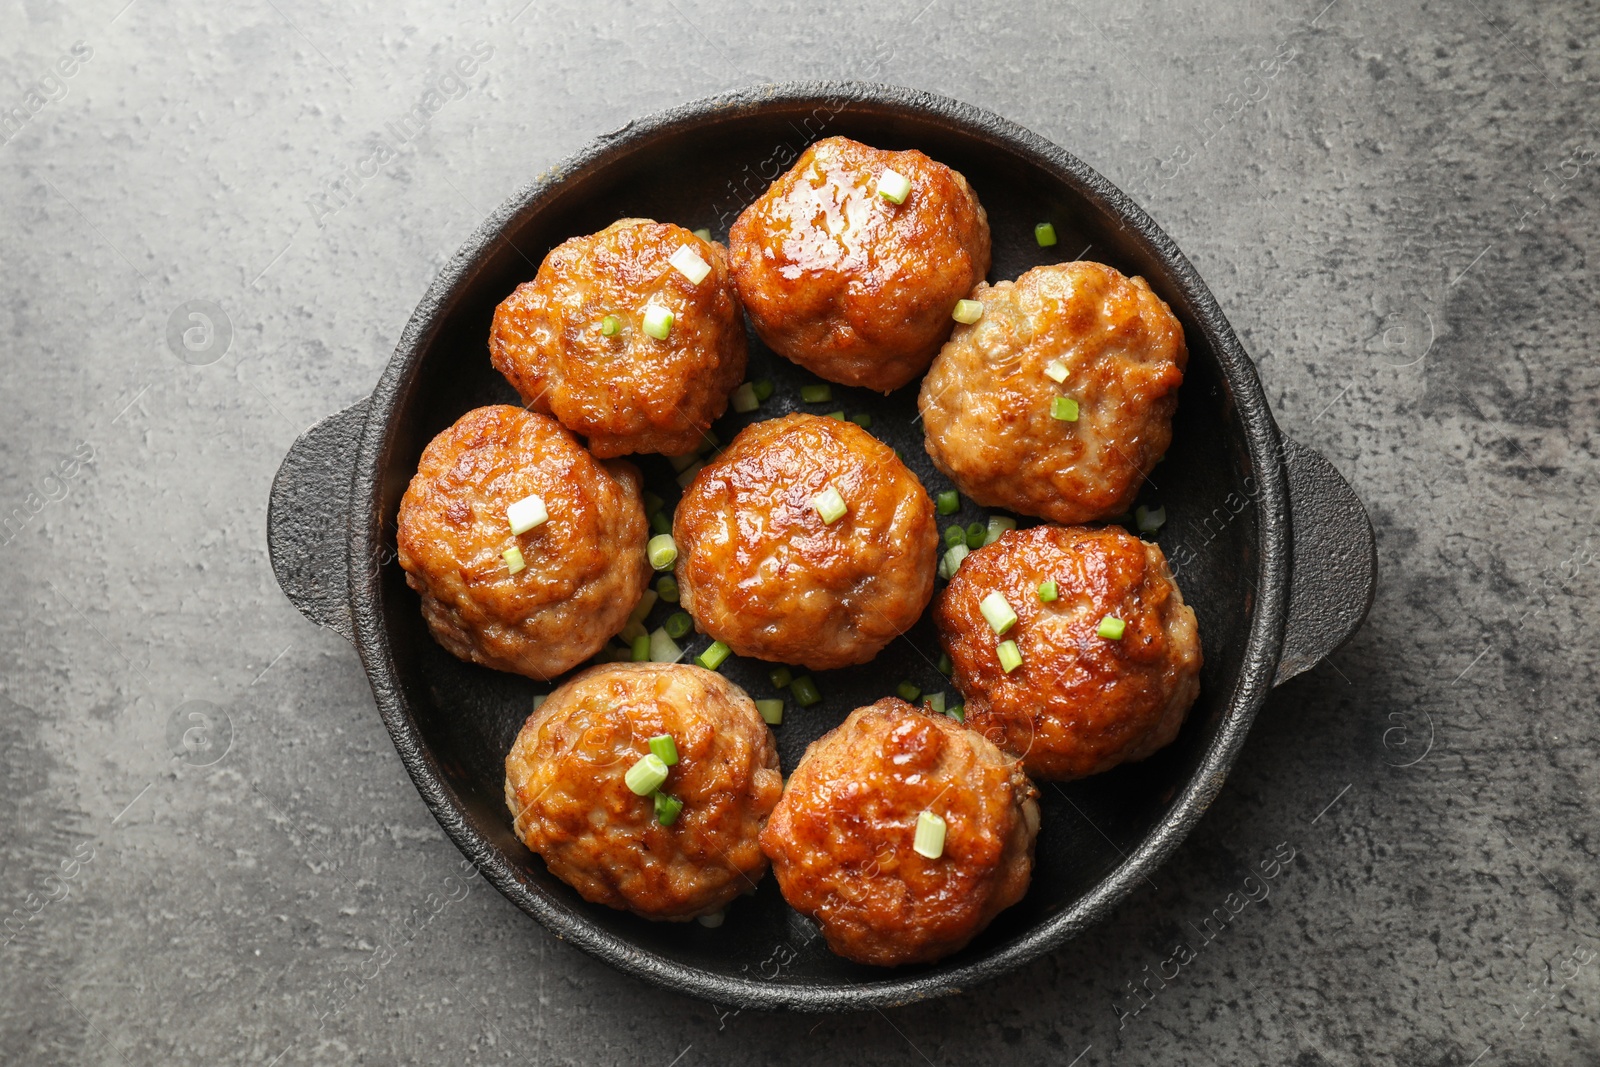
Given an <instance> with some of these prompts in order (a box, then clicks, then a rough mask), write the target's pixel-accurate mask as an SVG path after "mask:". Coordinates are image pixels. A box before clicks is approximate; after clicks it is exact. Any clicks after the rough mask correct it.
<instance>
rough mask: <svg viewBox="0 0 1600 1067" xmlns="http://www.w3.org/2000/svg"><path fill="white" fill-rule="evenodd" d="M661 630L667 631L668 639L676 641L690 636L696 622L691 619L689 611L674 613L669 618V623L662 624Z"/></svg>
mask: <svg viewBox="0 0 1600 1067" xmlns="http://www.w3.org/2000/svg"><path fill="white" fill-rule="evenodd" d="M661 628H662V629H664V630H666V631H667V636H668V637H670V638H672V639H673V640H674V641H676V640H678V639H679V638H680V637H688V636H689V631H690V630H693V629H694V620H693V619H691V618H690V617H689V613H688V612H687V611H674V612H673V613H672V614H671V615H668V616H667V621H666V622H664V623H662V624H661Z"/></svg>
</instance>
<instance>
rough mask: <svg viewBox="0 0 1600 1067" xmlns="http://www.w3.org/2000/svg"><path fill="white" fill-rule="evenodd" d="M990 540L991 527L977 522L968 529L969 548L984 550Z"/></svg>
mask: <svg viewBox="0 0 1600 1067" xmlns="http://www.w3.org/2000/svg"><path fill="white" fill-rule="evenodd" d="M988 538H989V527H988V526H987V525H986V524H985V523H981V522H975V523H973V524H972V525H971V526H968V527H967V547H968V548H982V547H983V546H984V544H985V543H986V542H987V541H988Z"/></svg>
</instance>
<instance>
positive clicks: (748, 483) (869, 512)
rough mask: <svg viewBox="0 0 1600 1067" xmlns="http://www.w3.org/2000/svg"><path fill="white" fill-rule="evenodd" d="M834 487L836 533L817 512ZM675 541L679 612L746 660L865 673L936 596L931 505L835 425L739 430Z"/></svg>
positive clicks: (885, 456) (691, 501) (880, 453)
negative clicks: (854, 668) (839, 508)
mask: <svg viewBox="0 0 1600 1067" xmlns="http://www.w3.org/2000/svg"><path fill="white" fill-rule="evenodd" d="M829 488H832V489H833V490H835V491H837V493H838V494H839V496H840V498H841V499H842V501H843V503H844V507H845V512H844V514H843V516H841V517H840V518H838V519H836V520H835V521H833V522H832V523H828V522H824V521H823V517H822V515H821V513H820V512H819V511H818V508H817V504H816V501H817V498H818V496H819V495H821V494H824V493H825V491H826V490H828V489H829ZM672 532H673V535H674V537H675V538H676V539H677V542H678V553H679V554H678V563H677V579H678V587H679V595H680V597H681V598H682V606H683V609H684V610H685V611H687V612H688V613H689V614H690V615H692V616H694V620H695V623H696V625H697V626H698V627H699V628H700V630H701V631H703V632H704V633H707V634H710V635H711V636H712V637H714V638H716V639H717V640H719V641H723V642H725V643H726V644H727V645H728V646H729V647H730V648H732V649H733V651H735V652H737V653H738V654H739V655H741V656H754V657H756V658H758V659H765V660H773V661H776V662H779V663H798V664H803V665H804V666H806V667H810V668H813V669H817V670H824V669H829V668H834V667H844V666H848V665H849V664H852V663H865V662H866V661H867V660H869V659H871V658H872V657H873V656H875V655H877V654H878V652H879V651H880V650H881V649H882V648H883V647H884V646H885V645H887V644H888V643H889V642H890V641H892V640H893V639H894V638H895V637H896V636H897V635H898V634H900V633H901V632H903V631H904V630H906V629H908V628H909V627H910V626H911V625H912V624H913V623H915V622H916V621H917V619H918V618H919V617H920V616H921V614H922V610H923V608H925V607H926V606H927V604H928V600H929V599H930V598H931V597H932V595H933V578H934V571H935V569H936V567H937V565H938V563H937V559H936V558H935V557H936V553H937V550H938V546H939V533H938V528H937V526H936V524H935V515H934V508H933V501H932V500H930V499H929V498H928V493H927V491H926V490H925V489H923V487H922V483H921V482H919V481H918V480H917V477H916V475H914V474H912V473H911V472H910V471H909V470H907V469H906V466H905V464H903V463H901V462H900V459H899V457H898V456H896V455H895V454H894V450H893V449H892V448H890V447H889V446H888V445H886V444H884V443H883V442H882V441H879V440H878V439H877V438H876V437H873V436H872V435H871V434H869V433H867V432H866V431H865V430H863V429H861V427H859V426H857V425H856V424H855V423H852V422H845V421H843V420H841V419H828V418H822V417H819V416H816V415H788V416H785V417H783V418H779V419H771V420H769V421H766V422H758V423H755V424H753V425H751V426H748V427H746V428H745V429H744V430H743V431H741V432H740V434H739V435H738V436H737V437H736V438H734V440H733V443H732V444H730V445H729V446H728V448H727V450H726V451H725V452H723V453H722V455H721V456H720V457H719V458H718V459H716V460H715V461H714V462H712V463H710V464H707V465H706V467H705V468H704V469H702V470H701V471H700V473H699V474H698V475H696V476H695V479H694V481H693V482H691V483H690V485H689V488H688V489H687V490H686V491H685V493H684V495H683V500H682V502H681V503H679V505H678V510H677V513H676V515H675V516H674V519H673V527H672Z"/></svg>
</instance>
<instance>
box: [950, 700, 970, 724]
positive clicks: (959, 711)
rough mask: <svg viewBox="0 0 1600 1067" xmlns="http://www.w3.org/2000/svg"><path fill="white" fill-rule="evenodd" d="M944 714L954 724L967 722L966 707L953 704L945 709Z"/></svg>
mask: <svg viewBox="0 0 1600 1067" xmlns="http://www.w3.org/2000/svg"><path fill="white" fill-rule="evenodd" d="M944 713H945V714H946V715H948V716H950V717H951V718H952V719H954V720H955V721H956V722H960V723H964V722H966V721H967V706H966V705H965V704H955V705H953V706H951V707H948V708H945V709H944Z"/></svg>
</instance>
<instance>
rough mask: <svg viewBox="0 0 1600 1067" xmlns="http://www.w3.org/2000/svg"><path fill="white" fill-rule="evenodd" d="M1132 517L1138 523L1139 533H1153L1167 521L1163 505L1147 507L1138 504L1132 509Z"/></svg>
mask: <svg viewBox="0 0 1600 1067" xmlns="http://www.w3.org/2000/svg"><path fill="white" fill-rule="evenodd" d="M1133 517H1134V519H1136V520H1137V521H1138V523H1139V532H1140V533H1155V532H1156V531H1157V530H1159V529H1161V527H1163V526H1165V525H1166V523H1167V509H1166V508H1165V507H1159V508H1147V507H1145V506H1144V505H1143V504H1140V505H1139V506H1138V507H1137V508H1135V509H1134V511H1133Z"/></svg>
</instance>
